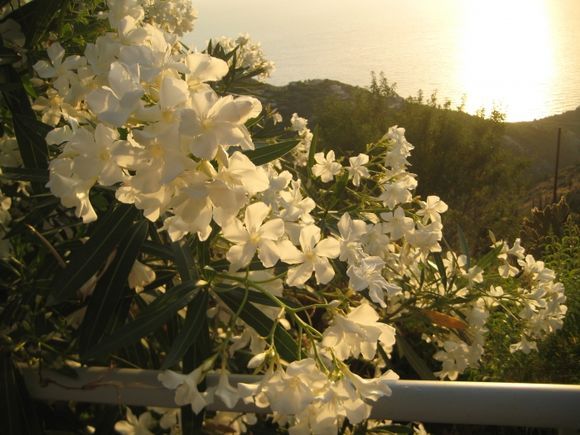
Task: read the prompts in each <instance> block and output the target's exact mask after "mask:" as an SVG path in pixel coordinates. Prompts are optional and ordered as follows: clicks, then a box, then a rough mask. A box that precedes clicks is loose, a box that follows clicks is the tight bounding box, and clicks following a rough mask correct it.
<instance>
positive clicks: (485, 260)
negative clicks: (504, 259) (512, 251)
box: [477, 245, 502, 270]
mask: <svg viewBox="0 0 580 435" xmlns="http://www.w3.org/2000/svg"><path fill="white" fill-rule="evenodd" d="M501 248H502V246H501V245H499V246H496V247H495V248H493V249H492V250H491V251H489V252H488V253H487V254H485V255H484V256H483V257H481V258H480V259H479V260H478V261H477V265H478V266H479V267H481V268H482V269H483V270H485V269H487V268H488V267H489V266H491V265H492V264H493V263H494V262H496V261H497V254H499V253H500V251H501Z"/></svg>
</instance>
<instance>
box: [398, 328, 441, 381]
mask: <svg viewBox="0 0 580 435" xmlns="http://www.w3.org/2000/svg"><path fill="white" fill-rule="evenodd" d="M397 348H398V349H399V353H400V354H401V355H402V356H403V357H404V358H405V359H406V360H407V361H408V362H409V364H410V365H411V367H413V370H415V372H416V373H417V374H418V375H419V376H420V377H421V379H424V380H427V381H433V380H435V379H436V378H435V376H434V375H433V372H432V371H431V369H430V368H429V366H428V365H427V363H426V362H425V361H424V360H423V358H421V357H420V356H419V355H418V354H417V352H415V349H413V347H412V346H411V345H410V344H409V342H408V341H407V340H406V339H405V337H403V335H402V334H401V333H400V332H399V330H397Z"/></svg>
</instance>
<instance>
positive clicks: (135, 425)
mask: <svg viewBox="0 0 580 435" xmlns="http://www.w3.org/2000/svg"><path fill="white" fill-rule="evenodd" d="M126 416H127V420H121V421H118V422H117V423H115V430H116V431H117V432H118V433H120V434H121V435H153V432H151V431H150V430H149V429H152V428H153V426H154V425H155V418H153V416H152V415H151V413H150V412H148V411H147V412H144V413H142V414H141V415H140V416H139V417H137V416H135V414H133V411H131V408H129V407H127V414H126Z"/></svg>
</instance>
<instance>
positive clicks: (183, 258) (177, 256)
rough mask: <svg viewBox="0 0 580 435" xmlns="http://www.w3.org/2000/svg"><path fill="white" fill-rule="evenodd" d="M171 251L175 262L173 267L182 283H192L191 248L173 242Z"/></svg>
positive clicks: (184, 244) (181, 243)
mask: <svg viewBox="0 0 580 435" xmlns="http://www.w3.org/2000/svg"><path fill="white" fill-rule="evenodd" d="M171 251H172V252H173V258H174V260H175V266H176V267H177V271H178V272H179V276H181V280H182V281H183V282H187V281H193V280H194V276H193V253H192V252H191V248H190V247H189V246H187V244H186V243H184V242H173V243H172V244H171Z"/></svg>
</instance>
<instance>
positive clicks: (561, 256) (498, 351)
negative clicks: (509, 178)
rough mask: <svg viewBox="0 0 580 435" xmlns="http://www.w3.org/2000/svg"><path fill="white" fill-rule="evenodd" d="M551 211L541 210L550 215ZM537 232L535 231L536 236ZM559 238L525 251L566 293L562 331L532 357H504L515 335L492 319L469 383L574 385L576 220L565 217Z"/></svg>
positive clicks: (578, 370) (578, 272)
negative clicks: (536, 255) (537, 253)
mask: <svg viewBox="0 0 580 435" xmlns="http://www.w3.org/2000/svg"><path fill="white" fill-rule="evenodd" d="M553 209H554V207H551V208H550V207H547V208H545V209H544V210H543V212H545V213H546V214H548V213H549V212H548V210H551V211H553ZM539 228H541V227H538V228H536V230H539ZM560 231H561V232H560V234H555V233H553V232H552V233H551V234H544V235H543V236H542V237H541V238H539V239H537V240H541V243H540V244H539V245H536V246H530V250H532V251H534V250H535V251H540V252H542V255H543V256H542V259H543V260H544V261H545V263H546V267H549V268H551V269H553V270H554V271H555V272H556V275H557V277H558V280H559V281H560V282H562V284H563V285H564V287H565V288H566V305H567V306H568V311H567V314H566V318H565V319H564V326H563V328H562V329H561V330H559V331H557V332H556V333H555V334H553V335H551V336H549V337H548V338H547V339H546V340H545V341H543V342H542V343H539V344H538V352H531V353H530V354H528V355H524V354H521V353H517V354H510V353H509V350H508V349H509V344H510V343H511V342H512V337H514V336H516V334H517V331H512V330H511V329H510V328H509V327H508V325H506V324H505V323H503V322H499V321H498V320H496V319H494V318H492V319H491V323H490V327H489V329H490V330H491V331H493V333H491V334H489V342H488V352H487V353H486V354H484V357H483V361H482V364H481V368H480V369H479V370H477V371H472V374H471V378H472V379H475V380H490V381H506V382H544V383H565V384H578V383H580V216H579V215H578V214H571V215H570V216H569V217H568V218H567V219H566V221H565V222H562V223H561V224H560Z"/></svg>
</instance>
